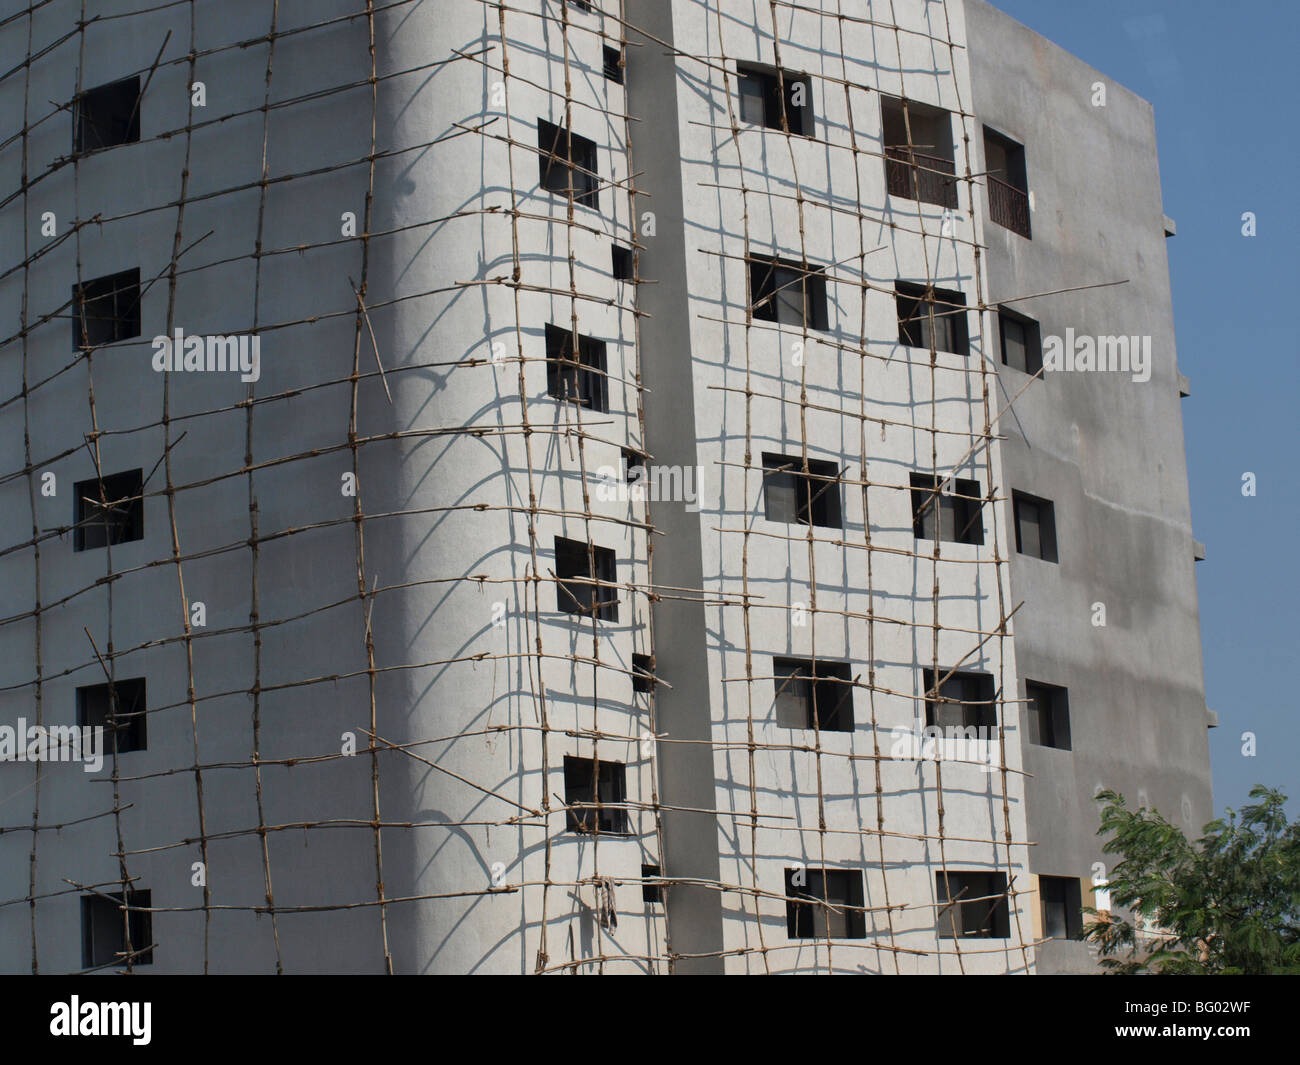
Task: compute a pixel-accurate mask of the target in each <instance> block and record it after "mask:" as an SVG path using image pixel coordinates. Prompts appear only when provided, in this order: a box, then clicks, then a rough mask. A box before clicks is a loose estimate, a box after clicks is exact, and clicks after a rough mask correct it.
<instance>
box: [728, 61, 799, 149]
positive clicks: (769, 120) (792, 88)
mask: <svg viewBox="0 0 1300 1065" xmlns="http://www.w3.org/2000/svg"><path fill="white" fill-rule="evenodd" d="M783 87H784V91H783ZM736 95H737V96H738V97H739V98H740V121H742V122H744V123H746V124H747V125H750V126H766V127H767V128H768V129H780V130H784V129H787V128H788V129H789V130H790V132H791V133H793V134H795V135H797V136H800V137H811V136H812V133H813V111H812V79H811V78H809V77H807V76H806V75H803V74H794V73H791V72H790V71H788V70H780V71H778V70H777V68H776V67H765V66H757V65H754V64H751V63H738V64H737V65H736Z"/></svg>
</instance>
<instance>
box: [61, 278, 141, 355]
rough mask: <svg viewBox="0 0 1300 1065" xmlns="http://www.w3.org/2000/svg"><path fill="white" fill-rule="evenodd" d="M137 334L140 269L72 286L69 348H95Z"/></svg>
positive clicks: (138, 332) (138, 327)
mask: <svg viewBox="0 0 1300 1065" xmlns="http://www.w3.org/2000/svg"><path fill="white" fill-rule="evenodd" d="M139 335H140V270H139V269H138V268H137V269H134V270H123V271H122V272H121V273H120V274H109V275H108V276H107V277H97V278H95V279H94V280H93V281H83V282H82V283H81V284H79V285H73V286H72V346H73V348H74V349H77V348H96V347H99V345H101V344H112V343H113V342H114V341H117V340H129V339H131V337H138V336H139Z"/></svg>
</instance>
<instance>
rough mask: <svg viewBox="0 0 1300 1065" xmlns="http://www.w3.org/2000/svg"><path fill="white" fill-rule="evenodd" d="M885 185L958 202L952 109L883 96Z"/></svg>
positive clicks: (912, 195)
mask: <svg viewBox="0 0 1300 1065" xmlns="http://www.w3.org/2000/svg"><path fill="white" fill-rule="evenodd" d="M880 122H881V134H882V140H883V145H882V147H883V148H884V156H885V187H886V189H887V190H888V192H889V195H891V196H898V197H900V198H902V199H907V200H916V201H917V202H918V203H930V204H935V205H936V206H939V207H949V208H955V207H956V206H957V178H956V174H957V166H956V163H955V162H954V160H955V158H956V154H955V148H954V144H953V139H952V117H951V116H950V115H949V114H948V112H947V111H944V110H942V109H940V108H938V107H930V106H929V105H928V104H923V103H918V102H917V101H916V100H908V101H907V103H906V106H905V105H904V103H903V101H902V100H901V99H898V98H897V97H894V96H885V95H884V94H881V97H880Z"/></svg>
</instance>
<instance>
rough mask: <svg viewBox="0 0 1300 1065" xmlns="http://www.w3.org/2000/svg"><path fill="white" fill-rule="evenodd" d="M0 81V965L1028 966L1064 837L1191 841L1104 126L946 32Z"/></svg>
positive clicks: (17, 49)
mask: <svg viewBox="0 0 1300 1065" xmlns="http://www.w3.org/2000/svg"><path fill="white" fill-rule="evenodd" d="M0 55H2V56H3V57H4V58H5V63H4V70H5V73H4V75H3V77H2V78H0V114H3V115H5V116H6V118H7V119H9V121H8V122H7V123H6V128H7V129H9V130H11V131H12V132H11V133H9V134H7V135H6V137H5V139H4V140H3V141H2V142H0V173H3V182H2V184H0V234H2V235H3V246H4V248H5V249H6V250H7V252H8V254H7V255H6V259H5V262H4V263H3V264H0V311H2V312H3V314H4V322H5V325H4V327H3V330H2V332H3V338H2V343H3V347H2V349H0V441H3V444H4V454H5V455H6V456H8V458H9V461H8V463H7V465H6V468H5V470H4V471H3V474H2V475H0V514H2V515H3V525H2V526H0V529H2V530H3V544H2V545H0V588H2V589H3V607H2V609H0V671H2V672H0V725H6V724H11V725H12V726H13V728H12V735H13V739H12V741H11V743H10V747H9V750H8V754H6V751H5V748H4V741H3V733H2V732H0V757H3V758H4V759H5V760H3V761H0V793H2V794H3V795H4V796H5V798H6V802H5V805H4V807H3V814H2V815H0V825H2V826H3V831H2V832H0V968H3V969H4V970H5V971H39V972H60V971H81V970H105V971H117V970H133V971H140V972H155V973H156V972H262V971H269V972H278V971H283V972H340V971H345V972H409V973H426V972H537V973H551V972H581V973H617V972H656V973H658V972H670V971H672V972H754V973H758V972H763V973H779V972H794V971H834V972H867V973H910V972H927V973H928V972H940V973H986V972H997V973H1002V972H1014V973H1030V972H1053V971H1063V970H1070V969H1086V968H1088V967H1089V966H1091V965H1092V963H1093V961H1092V958H1091V955H1090V954H1089V951H1088V950H1087V948H1086V947H1085V946H1084V945H1083V944H1080V943H1077V942H1070V937H1071V936H1072V935H1073V934H1074V933H1076V932H1077V928H1078V923H1079V916H1080V910H1081V906H1083V905H1092V904H1093V903H1094V902H1096V903H1098V905H1099V908H1105V906H1104V901H1105V899H1104V892H1105V887H1104V880H1105V870H1104V866H1102V867H1101V868H1100V869H1099V868H1098V867H1097V864H1096V863H1099V862H1101V861H1102V858H1103V856H1102V855H1101V854H1100V848H1099V842H1098V840H1097V839H1096V838H1095V835H1094V832H1095V826H1096V811H1095V808H1094V803H1093V802H1092V796H1093V794H1094V793H1095V791H1096V790H1097V789H1099V788H1101V787H1111V788H1116V789H1118V790H1120V791H1123V792H1125V793H1126V794H1130V795H1131V796H1132V797H1133V798H1134V799H1135V800H1136V799H1138V798H1139V797H1140V798H1141V799H1142V800H1143V801H1145V802H1146V803H1147V804H1148V805H1152V806H1155V807H1157V808H1158V809H1160V810H1161V811H1162V812H1164V813H1166V814H1167V815H1169V816H1171V817H1176V818H1177V819H1178V820H1179V823H1181V824H1184V825H1185V827H1188V828H1196V827H1199V825H1200V824H1201V823H1202V822H1204V821H1205V820H1208V818H1209V817H1210V816H1211V795H1210V786H1209V766H1208V745H1207V740H1206V735H1205V729H1206V726H1207V724H1208V721H1207V718H1208V716H1209V715H1208V712H1207V711H1206V709H1205V705H1204V696H1203V688H1202V682H1201V672H1200V648H1199V636H1198V628H1197V612H1196V611H1197V608H1196V593H1195V582H1194V576H1193V573H1192V565H1193V555H1194V553H1195V544H1194V541H1193V540H1192V535H1191V526H1190V512H1189V505H1188V493H1187V481H1186V471H1185V466H1184V459H1183V449H1182V438H1181V421H1180V416H1179V402H1180V393H1182V392H1185V391H1186V386H1185V382H1183V379H1182V378H1181V376H1180V375H1179V373H1178V369H1177V365H1176V359H1175V354H1174V343H1173V326H1172V311H1171V301H1170V293H1169V283H1168V269H1167V263H1166V260H1165V258H1164V248H1163V242H1164V240H1165V237H1166V232H1167V231H1169V230H1171V229H1172V224H1171V223H1169V222H1168V220H1167V219H1165V218H1164V217H1163V213H1162V210H1161V202H1160V188H1159V178H1158V171H1157V168H1156V158H1155V146H1154V127H1153V122H1152V117H1151V109H1150V107H1149V105H1147V104H1146V103H1145V102H1144V101H1142V100H1140V99H1138V98H1136V97H1134V96H1133V95H1132V94H1130V93H1128V92H1126V91H1125V90H1123V89H1122V88H1121V87H1120V86H1118V85H1115V84H1113V83H1111V82H1109V81H1107V79H1105V78H1104V77H1103V76H1102V75H1099V74H1097V73H1096V72H1094V71H1092V70H1090V69H1089V68H1087V67H1085V66H1084V65H1083V64H1081V63H1080V62H1078V61H1077V60H1075V59H1073V58H1072V57H1070V56H1068V55H1066V54H1065V53H1063V52H1061V51H1060V50H1059V49H1057V48H1056V47H1055V46H1053V45H1051V44H1049V43H1048V42H1046V41H1044V40H1042V39H1041V38H1039V37H1037V36H1035V35H1034V34H1032V33H1031V32H1030V31H1028V30H1026V29H1025V28H1024V27H1022V26H1019V25H1018V24H1016V23H1015V22H1013V21H1011V20H1010V19H1007V18H1006V17H1005V16H1003V15H1001V14H1000V13H999V12H997V11H995V10H994V9H992V8H990V7H988V6H987V5H985V4H983V3H981V2H979V0H966V2H965V3H962V2H960V0H942V2H940V0H892V2H883V3H882V2H874V3H871V4H855V3H850V2H848V0H800V2H796V3H792V2H787V0H583V2H579V0H568V2H564V0H437V2H434V0H394V2H379V0H278V2H275V3H271V2H265V3H263V2H257V3H254V2H252V0H249V2H246V3H239V4H218V3H216V2H215V0H189V2H183V3H179V4H178V3H174V2H173V3H162V2H159V3H151V2H149V0H101V2H96V0H85V3H84V4H83V3H82V0H45V2H42V3H31V4H30V5H29V6H28V7H27V8H26V9H24V10H22V11H20V12H17V13H15V14H13V15H10V16H7V17H4V18H3V19H0ZM1097 85H1101V86H1102V87H1103V90H1104V91H1103V93H1102V99H1103V100H1104V103H1103V104H1100V105H1098V104H1097V103H1096V102H1095V101H1096V99H1097V89H1096V86H1097ZM1077 336H1091V337H1093V338H1094V340H1099V341H1100V340H1104V339H1105V338H1109V340H1110V341H1111V343H1108V344H1107V345H1106V347H1107V350H1108V351H1109V352H1111V353H1112V354H1115V353H1117V351H1118V347H1117V341H1116V338H1122V339H1123V340H1124V341H1125V342H1126V345H1125V348H1124V352H1125V356H1126V362H1125V367H1126V372H1123V373H1121V372H1118V369H1116V370H1114V371H1108V372H1088V370H1087V369H1086V368H1082V369H1081V368H1080V360H1076V359H1074V357H1073V348H1072V350H1071V358H1070V360H1069V361H1068V364H1061V365H1058V363H1059V362H1060V360H1059V359H1057V355H1058V354H1059V351H1058V349H1059V348H1060V346H1061V345H1060V343H1059V342H1060V338H1062V337H1066V338H1068V339H1069V340H1070V342H1071V344H1072V345H1073V341H1074V339H1075V338H1076V337H1077ZM1054 341H1057V342H1058V343H1056V344H1054V343H1053V342H1054ZM1130 341H1132V343H1129V342H1130ZM1143 351H1146V352H1149V353H1150V354H1149V364H1148V365H1147V367H1146V370H1147V371H1148V372H1147V373H1146V375H1145V377H1143V374H1142V372H1140V371H1139V370H1138V369H1137V361H1138V358H1139V353H1140V352H1143ZM1095 365H1096V363H1095V362H1094V363H1093V366H1094V367H1095ZM1180 382H1182V383H1180ZM1099 606H1100V610H1099V609H1098V607H1099ZM96 730H98V731H96ZM20 735H21V736H22V742H21V743H20V742H19V739H18V737H19V736H20ZM96 737H98V739H96ZM97 742H102V747H100V748H99V756H100V757H102V765H101V766H100V767H99V768H95V767H94V758H93V757H92V755H93V753H94V747H95V744H96V743H97ZM73 755H75V756H76V758H75V759H74V758H73V757H72V756H73ZM10 763H12V764H10ZM1097 892H1100V894H1097Z"/></svg>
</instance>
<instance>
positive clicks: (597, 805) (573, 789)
mask: <svg viewBox="0 0 1300 1065" xmlns="http://www.w3.org/2000/svg"><path fill="white" fill-rule="evenodd" d="M597 777H598V773H597V768H596V762H595V759H592V758H573V757H571V756H568V755H566V756H565V758H564V804H565V806H566V807H567V808H568V809H567V810H566V812H565V822H566V826H567V828H568V830H569V831H570V832H582V833H593V832H596V831H600V832H609V833H613V834H615V835H626V834H627V832H628V818H627V810H626V809H625V808H624V807H623V805H622V804H623V803H624V801H625V800H626V797H627V767H626V766H625V765H623V763H622V762H606V761H605V760H604V759H602V760H601V762H600V769H599V780H598V779H597Z"/></svg>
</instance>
